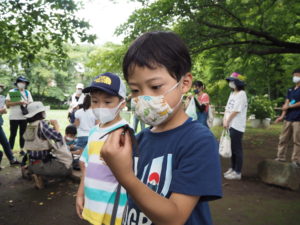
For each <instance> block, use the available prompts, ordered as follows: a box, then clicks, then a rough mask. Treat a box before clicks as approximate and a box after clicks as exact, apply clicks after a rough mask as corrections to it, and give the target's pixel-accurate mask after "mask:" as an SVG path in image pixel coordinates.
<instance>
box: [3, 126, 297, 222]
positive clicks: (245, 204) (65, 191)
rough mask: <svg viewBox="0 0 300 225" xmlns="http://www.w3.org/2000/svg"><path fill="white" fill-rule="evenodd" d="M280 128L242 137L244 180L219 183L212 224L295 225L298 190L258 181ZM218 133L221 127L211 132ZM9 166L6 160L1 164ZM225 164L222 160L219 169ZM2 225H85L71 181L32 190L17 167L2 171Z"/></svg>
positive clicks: (270, 155) (274, 145)
mask: <svg viewBox="0 0 300 225" xmlns="http://www.w3.org/2000/svg"><path fill="white" fill-rule="evenodd" d="M279 127H280V126H274V127H272V128H271V129H269V130H261V129H251V128H248V130H247V133H246V135H245V137H244V143H245V144H244V148H245V157H244V159H245V162H244V170H243V180H242V181H226V180H224V181H223V191H224V198H223V199H221V200H217V201H214V202H211V210H212V216H213V220H214V224H215V225H299V224H300V222H299V221H300V213H299V212H300V192H293V191H290V190H286V189H282V188H279V187H275V186H270V185H265V184H263V183H262V182H260V181H259V180H258V178H257V174H256V173H257V172H256V169H257V164H258V162H260V161H261V160H263V159H265V158H274V157H275V153H276V146H277V142H278V134H279V131H280V129H279ZM214 133H215V134H216V135H219V133H220V128H216V129H214ZM5 163H7V162H4V164H5ZM228 165H229V160H223V159H222V166H223V171H225V170H226V169H227V168H228ZM0 182H1V183H2V184H1V185H0V225H69V224H72V225H86V224H87V223H85V222H84V221H81V220H80V219H79V218H78V217H77V215H76V213H75V193H76V190H77V187H78V184H77V183H76V182H73V181H71V180H66V181H61V182H57V183H51V184H49V185H48V187H47V188H46V189H44V190H36V189H35V188H34V187H33V182H29V181H27V180H23V179H22V178H21V172H20V169H19V168H12V167H6V168H4V169H3V170H2V171H0Z"/></svg>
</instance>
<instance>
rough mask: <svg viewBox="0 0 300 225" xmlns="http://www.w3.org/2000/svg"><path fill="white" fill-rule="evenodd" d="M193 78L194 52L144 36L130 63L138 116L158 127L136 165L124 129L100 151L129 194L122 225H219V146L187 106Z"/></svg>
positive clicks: (147, 136) (145, 135)
mask: <svg viewBox="0 0 300 225" xmlns="http://www.w3.org/2000/svg"><path fill="white" fill-rule="evenodd" d="M190 70H191V58H190V55H189V53H188V50H187V48H186V46H185V44H184V43H183V41H182V40H181V39H180V38H179V37H178V36H177V35H176V34H174V33H171V32H150V33H145V34H143V35H142V36H141V37H139V38H138V39H136V40H135V41H134V42H133V44H132V45H131V46H130V47H129V49H128V51H127V53H126V55H125V57H124V61H123V73H124V76H125V79H126V81H127V82H128V85H129V87H130V89H131V92H132V98H133V102H134V105H135V113H136V115H137V116H138V117H139V118H140V119H141V120H142V121H144V122H145V123H147V124H149V125H151V127H150V128H146V129H144V130H143V131H141V133H139V135H138V136H137V142H138V151H134V160H133V159H132V143H131V141H130V136H129V134H128V133H127V132H126V133H125V140H124V135H123V134H122V132H123V131H122V130H121V129H119V130H116V131H114V132H113V133H111V134H110V135H109V137H108V139H107V141H106V143H105V144H104V146H103V147H102V150H101V156H102V157H103V158H104V160H105V162H106V163H107V165H108V166H109V167H110V169H111V170H112V171H113V174H114V175H115V176H116V178H117V180H118V181H119V182H120V184H121V185H122V186H123V187H124V188H125V189H126V191H127V192H128V204H127V210H126V213H125V217H124V220H123V224H126V225H129V224H147V225H150V224H172V225H174V224H188V225H199V224H201V225H210V224H212V220H211V216H210V212H209V206H208V201H210V200H214V199H218V198H220V197H221V195H222V193H221V168H220V159H219V154H218V144H217V141H216V139H215V137H214V136H213V134H212V133H211V132H210V131H209V129H208V128H207V127H205V126H202V125H201V124H200V123H199V122H198V121H192V119H191V118H188V116H187V115H186V114H185V112H184V109H183V107H182V105H181V101H182V96H183V95H184V94H185V93H187V92H188V91H189V89H190V88H191V86H192V75H191V73H190ZM133 168H134V171H133Z"/></svg>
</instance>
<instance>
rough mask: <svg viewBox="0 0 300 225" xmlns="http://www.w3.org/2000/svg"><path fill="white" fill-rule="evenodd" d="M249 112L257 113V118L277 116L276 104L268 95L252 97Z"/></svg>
mask: <svg viewBox="0 0 300 225" xmlns="http://www.w3.org/2000/svg"><path fill="white" fill-rule="evenodd" d="M248 113H249V114H250V115H253V114H254V115H255V118H256V119H265V118H271V119H273V118H274V117H275V111H274V105H273V104H272V101H271V100H270V99H269V98H268V96H262V95H258V96H253V97H251V98H250V102H249V109H248Z"/></svg>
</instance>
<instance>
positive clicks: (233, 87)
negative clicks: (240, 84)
mask: <svg viewBox="0 0 300 225" xmlns="http://www.w3.org/2000/svg"><path fill="white" fill-rule="evenodd" d="M229 87H230V88H232V89H236V85H235V83H234V81H230V82H229Z"/></svg>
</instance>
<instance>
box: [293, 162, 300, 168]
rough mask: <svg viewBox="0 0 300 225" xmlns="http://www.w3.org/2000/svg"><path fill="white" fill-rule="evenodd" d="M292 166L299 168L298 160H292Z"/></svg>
mask: <svg viewBox="0 0 300 225" xmlns="http://www.w3.org/2000/svg"><path fill="white" fill-rule="evenodd" d="M292 166H293V167H295V168H300V162H295V161H294V162H292Z"/></svg>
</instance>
